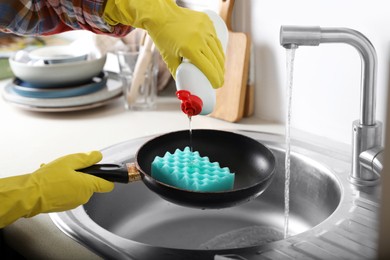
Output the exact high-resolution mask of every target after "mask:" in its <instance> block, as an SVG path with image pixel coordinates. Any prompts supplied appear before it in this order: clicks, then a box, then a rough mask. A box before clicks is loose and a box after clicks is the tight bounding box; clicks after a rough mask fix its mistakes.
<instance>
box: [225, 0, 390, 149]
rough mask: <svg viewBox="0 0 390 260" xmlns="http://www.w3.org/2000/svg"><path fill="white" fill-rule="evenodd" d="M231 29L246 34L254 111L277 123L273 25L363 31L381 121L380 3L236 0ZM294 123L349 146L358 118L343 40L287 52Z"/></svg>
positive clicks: (384, 38)
mask: <svg viewBox="0 0 390 260" xmlns="http://www.w3.org/2000/svg"><path fill="white" fill-rule="evenodd" d="M235 5H236V6H235V9H234V13H233V27H234V28H235V29H236V30H240V31H245V32H248V33H249V34H250V35H251V37H252V41H253V45H254V52H255V59H256V66H257V67H256V91H257V92H256V108H255V111H256V115H257V116H259V117H262V118H264V119H269V120H273V121H278V122H284V121H285V74H286V69H285V60H286V56H285V49H284V48H282V47H281V46H280V45H279V29H280V26H281V25H318V26H321V27H348V28H351V29H355V30H358V31H360V32H361V33H363V34H364V35H366V36H367V38H368V39H370V41H371V42H372V43H373V45H374V47H375V48H376V51H377V56H378V73H377V109H376V111H377V113H376V115H377V119H378V120H381V121H384V119H385V110H386V106H385V104H386V97H387V95H386V93H387V88H388V86H389V84H390V83H389V72H390V69H389V63H390V52H389V51H390V13H389V12H390V8H389V7H390V3H389V1H388V0H376V1H366V0H342V1H340V0H327V1H319V0H317V1H314V0H296V1H288V0H272V1H271V0H268V1H267V0H236V1H235ZM295 57H296V58H295V68H294V70H295V73H294V90H293V116H292V126H293V127H294V128H297V129H300V130H303V131H306V132H310V133H313V134H316V135H320V136H325V137H328V138H331V139H335V140H338V141H341V142H344V143H351V123H352V121H353V120H356V119H358V118H359V105H360V102H359V98H360V57H359V55H358V53H357V51H356V50H355V49H354V48H353V47H351V46H349V45H344V44H323V45H320V46H318V47H300V48H298V50H297V52H296V56H295Z"/></svg>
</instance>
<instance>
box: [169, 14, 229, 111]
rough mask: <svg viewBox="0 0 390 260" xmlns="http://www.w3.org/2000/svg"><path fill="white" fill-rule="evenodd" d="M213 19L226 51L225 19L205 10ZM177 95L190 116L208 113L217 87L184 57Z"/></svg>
mask: <svg viewBox="0 0 390 260" xmlns="http://www.w3.org/2000/svg"><path fill="white" fill-rule="evenodd" d="M204 13H206V14H207V15H208V16H209V17H210V19H211V20H212V22H213V24H214V27H215V30H216V32H217V37H218V38H219V40H220V42H221V44H222V48H223V50H224V52H225V53H226V47H227V42H228V37H229V33H228V29H227V27H226V24H225V22H224V21H223V19H222V18H221V17H220V16H219V15H218V14H217V13H215V12H214V11H211V10H205V11H204ZM176 89H177V92H176V95H177V97H178V98H179V99H180V100H181V101H182V105H181V108H182V110H183V112H184V113H185V114H187V115H188V116H194V115H197V114H201V115H208V114H210V113H211V112H213V110H214V106H215V102H216V94H215V89H214V88H213V87H212V85H211V83H210V81H209V80H208V79H207V77H206V76H205V75H204V74H203V72H202V71H201V70H200V69H198V68H197V67H196V66H195V65H193V64H192V63H191V62H190V61H189V60H187V59H183V61H182V63H181V64H180V65H179V67H178V68H177V71H176Z"/></svg>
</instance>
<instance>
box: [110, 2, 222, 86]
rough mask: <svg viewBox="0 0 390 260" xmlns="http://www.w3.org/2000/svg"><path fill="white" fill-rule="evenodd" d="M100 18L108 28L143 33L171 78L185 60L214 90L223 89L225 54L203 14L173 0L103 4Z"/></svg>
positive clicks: (212, 26)
mask: <svg viewBox="0 0 390 260" xmlns="http://www.w3.org/2000/svg"><path fill="white" fill-rule="evenodd" d="M103 18H104V20H105V21H106V22H107V23H109V24H110V25H112V26H114V25H117V24H124V25H131V26H133V27H137V28H142V29H145V30H147V31H148V33H149V35H150V37H151V38H152V39H153V41H154V43H155V45H156V46H157V48H158V49H159V51H160V53H161V56H162V58H163V59H164V61H165V63H166V64H167V66H168V69H169V71H170V72H171V74H172V76H173V77H174V78H175V76H176V69H177V67H178V66H179V65H180V63H181V61H182V58H187V59H188V60H189V61H190V62H191V63H192V64H194V65H195V66H196V67H198V68H199V69H200V70H201V71H202V72H203V74H205V75H206V77H207V78H208V79H209V81H210V83H211V85H212V86H213V87H214V88H219V87H221V86H222V85H223V81H224V71H225V67H224V66H225V65H224V64H225V54H224V52H223V49H222V45H221V42H220V41H219V39H218V37H217V35H216V31H215V28H214V25H213V23H212V21H211V20H210V18H209V17H208V16H207V15H206V14H204V13H201V12H196V11H192V10H190V9H186V8H182V7H179V6H177V5H176V3H175V2H174V1H173V0H107V3H106V7H105V9H104V14H103Z"/></svg>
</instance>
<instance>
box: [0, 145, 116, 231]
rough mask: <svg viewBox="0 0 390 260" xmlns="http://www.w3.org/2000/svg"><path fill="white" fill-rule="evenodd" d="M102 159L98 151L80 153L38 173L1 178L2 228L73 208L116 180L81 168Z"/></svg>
mask: <svg viewBox="0 0 390 260" xmlns="http://www.w3.org/2000/svg"><path fill="white" fill-rule="evenodd" d="M101 159H102V154H101V153H100V152H98V151H93V152H91V153H77V154H71V155H67V156H64V157H61V158H59V159H57V160H55V161H53V162H51V163H48V164H43V165H41V168H39V169H38V170H36V171H35V172H34V173H31V174H25V175H20V176H15V177H8V178H3V179H0V228H2V227H4V226H6V225H8V224H11V223H12V222H14V221H15V220H17V219H19V218H21V217H32V216H35V215H37V214H39V213H48V212H57V211H65V210H69V209H73V208H75V207H77V206H79V205H82V204H84V203H86V202H87V201H88V200H89V199H90V197H91V196H92V194H93V193H94V192H109V191H111V190H112V189H113V188H114V184H113V183H112V182H109V181H106V180H104V179H101V178H98V177H95V176H92V175H89V174H84V173H81V172H77V171H76V170H77V169H82V168H85V167H88V166H91V165H93V164H95V163H97V162H99V161H100V160H101Z"/></svg>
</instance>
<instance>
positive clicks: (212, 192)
mask: <svg viewBox="0 0 390 260" xmlns="http://www.w3.org/2000/svg"><path fill="white" fill-rule="evenodd" d="M186 131H189V130H177V131H172V132H166V133H162V134H158V135H156V136H154V137H152V138H150V139H149V140H148V141H146V142H145V143H144V144H142V145H141V146H140V147H139V149H138V150H137V151H136V153H135V165H136V167H137V169H138V171H140V172H141V177H142V178H144V177H145V176H147V177H148V178H151V179H153V181H154V182H156V183H157V184H158V185H162V186H164V187H167V188H169V189H174V190H177V191H180V192H193V193H196V194H199V195H208V194H210V195H213V194H215V195H216V194H231V193H236V192H239V191H243V190H248V189H251V188H255V187H256V186H258V185H260V184H261V183H265V182H267V180H269V179H270V178H272V177H273V176H274V173H275V167H272V169H271V170H270V172H269V173H268V174H267V175H266V176H265V177H264V178H263V179H261V180H260V181H258V182H255V183H254V184H252V185H248V186H246V187H241V188H233V189H230V190H225V191H196V190H186V189H182V188H179V187H176V186H172V185H169V184H166V183H164V182H161V181H159V180H157V179H155V178H153V177H152V176H151V174H148V173H146V172H145V171H144V170H143V169H142V168H141V166H140V164H139V163H138V154H139V152H140V151H141V150H142V148H143V147H144V146H145V145H147V144H149V143H150V142H151V141H153V140H156V139H158V138H161V137H162V136H167V135H171V134H176V133H182V132H186ZM192 131H193V132H198V131H212V132H222V133H225V134H232V135H238V136H241V137H242V138H245V139H247V140H250V141H251V142H256V143H258V144H259V145H260V146H263V147H264V148H266V150H267V151H268V152H269V153H270V154H271V155H272V156H271V158H272V159H271V160H272V164H273V165H275V164H276V160H275V156H274V154H273V153H272V151H271V150H270V149H269V148H268V147H267V146H266V145H265V144H263V143H261V142H259V141H257V140H255V139H253V138H250V137H248V136H245V135H242V134H239V133H236V132H233V131H229V130H218V129H207V128H199V129H192Z"/></svg>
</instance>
